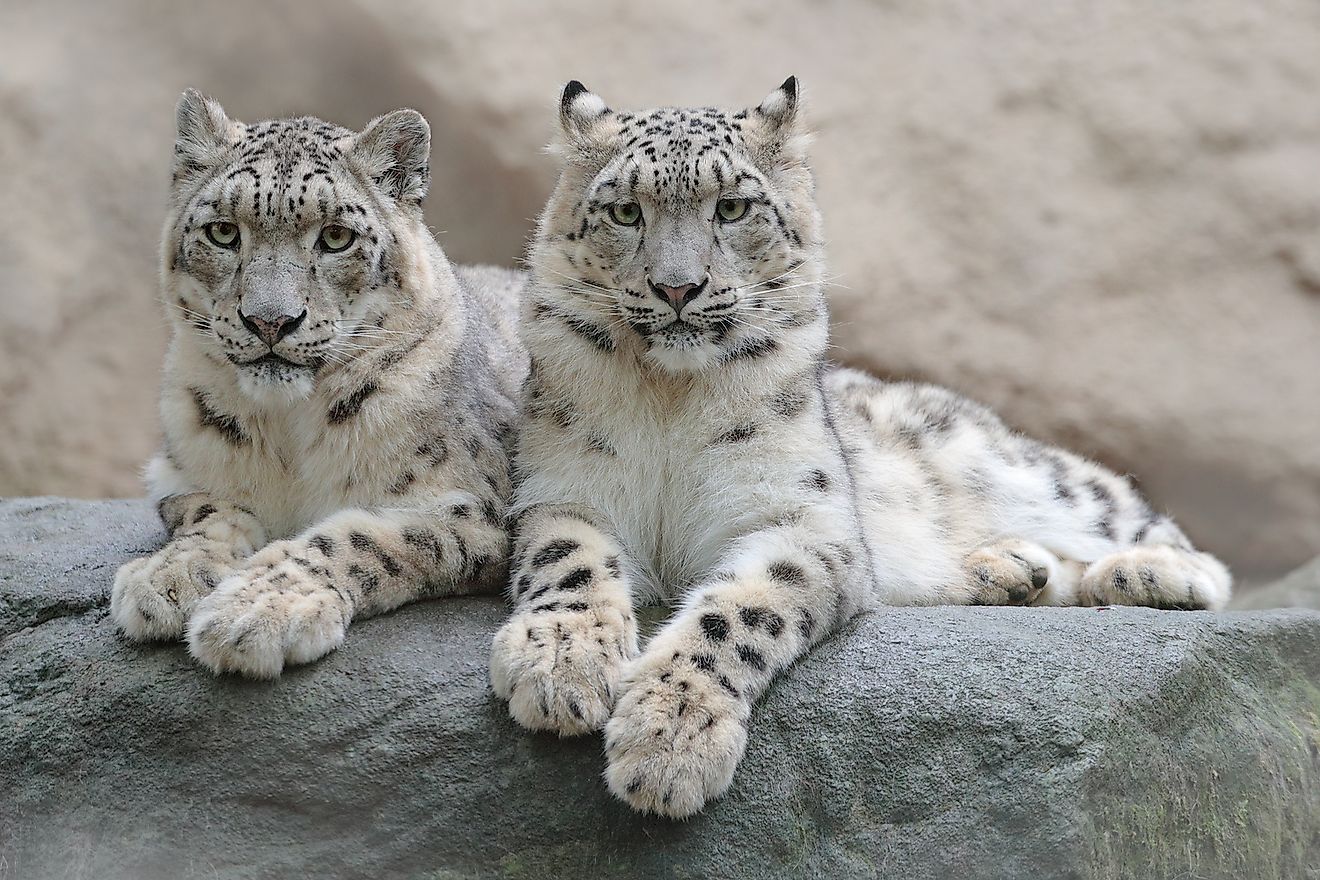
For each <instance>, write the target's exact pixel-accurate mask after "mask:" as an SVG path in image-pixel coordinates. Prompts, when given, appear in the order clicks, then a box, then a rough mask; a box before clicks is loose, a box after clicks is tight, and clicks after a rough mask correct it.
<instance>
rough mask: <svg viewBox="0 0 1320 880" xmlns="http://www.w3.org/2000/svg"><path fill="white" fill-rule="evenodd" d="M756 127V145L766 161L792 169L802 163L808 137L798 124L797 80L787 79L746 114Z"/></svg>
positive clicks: (800, 108) (798, 97) (802, 126)
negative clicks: (791, 167)
mask: <svg viewBox="0 0 1320 880" xmlns="http://www.w3.org/2000/svg"><path fill="white" fill-rule="evenodd" d="M749 115H750V116H751V117H752V119H754V120H755V121H756V122H757V123H759V124H758V125H757V132H756V133H757V138H756V140H757V142H758V146H759V147H760V152H761V153H762V154H763V155H764V157H765V158H766V159H767V160H768V161H772V162H774V163H777V164H780V165H794V164H798V163H801V162H803V161H805V160H806V157H807V144H808V142H809V141H810V139H811V137H810V134H809V133H808V132H807V130H806V126H805V125H804V124H803V121H802V102H801V100H800V89H799V86H798V78H797V77H796V76H790V77H789V78H788V79H786V80H784V82H783V84H782V85H780V86H779V88H777V89H775V90H774V91H773V92H771V93H770V94H768V95H766V96H765V100H764V101H762V102H761V103H760V104H759V105H758V106H757V107H756V109H755V110H752V111H751V113H750V114H749Z"/></svg>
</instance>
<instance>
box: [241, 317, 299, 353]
mask: <svg viewBox="0 0 1320 880" xmlns="http://www.w3.org/2000/svg"><path fill="white" fill-rule="evenodd" d="M238 317H239V320H241V321H242V322H243V326H244V327H246V328H248V329H249V330H251V331H252V335H253V336H256V337H257V338H258V339H260V340H261V341H262V342H264V343H266V344H267V345H271V346H273V345H274V344H275V343H277V342H279V341H280V340H281V339H283V338H284V337H286V336H288V335H289V334H290V333H292V332H293V331H294V330H297V329H298V325H299V324H301V323H302V322H303V319H304V318H306V317H307V310H306V309H303V310H302V314H300V315H280V316H279V317H277V318H275V319H274V320H273V321H267V320H266V319H264V318H252V317H249V316H247V315H245V314H243V313H242V312H239V313H238Z"/></svg>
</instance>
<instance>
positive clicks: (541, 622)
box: [490, 602, 637, 736]
mask: <svg viewBox="0 0 1320 880" xmlns="http://www.w3.org/2000/svg"><path fill="white" fill-rule="evenodd" d="M554 604H555V605H556V606H557V607H555V608H543V609H542V610H536V609H532V610H528V611H524V612H520V613H517V614H514V615H513V617H511V618H509V621H508V622H507V623H505V624H504V626H503V627H501V628H500V631H499V632H497V633H496V634H495V642H494V644H493V645H492V646H491V653H490V679H491V685H492V686H493V687H494V689H495V693H496V694H497V695H498V696H500V697H502V698H503V699H505V700H508V701H509V714H510V715H512V716H513V719H514V720H515V721H517V722H518V723H519V724H521V725H522V726H523V727H526V728H529V729H531V730H550V731H554V732H555V733H558V734H559V735H560V736H575V735H578V734H583V733H590V732H592V731H595V730H600V729H601V728H602V727H603V726H604V725H605V721H606V720H607V719H608V718H609V716H610V708H611V707H612V706H613V705H614V696H615V694H616V693H617V691H618V686H619V677H620V674H621V672H622V669H623V665H624V663H625V662H626V661H627V660H629V659H630V658H632V657H633V656H634V655H635V654H636V653H637V625H636V623H635V621H634V619H633V616H632V613H631V612H630V611H620V610H619V609H617V608H615V607H613V606H611V605H601V606H595V607H589V606H587V605H585V603H573V602H569V603H558V602H557V603H554ZM575 605H581V606H582V607H581V608H577V607H574V606H575Z"/></svg>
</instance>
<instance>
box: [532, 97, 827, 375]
mask: <svg viewBox="0 0 1320 880" xmlns="http://www.w3.org/2000/svg"><path fill="white" fill-rule="evenodd" d="M798 104H799V102H798V86H797V80H796V79H795V78H792V77H790V78H789V79H788V80H787V81H786V82H785V83H784V84H783V85H782V86H781V87H780V88H778V89H776V90H775V91H774V92H772V93H771V94H770V96H769V97H767V98H766V99H765V101H763V102H762V103H761V104H760V105H759V106H758V107H756V108H754V109H750V110H743V111H739V112H728V111H724V110H717V109H713V108H701V109H674V108H663V109H659V110H651V111H646V112H637V113H626V112H615V111H613V110H610V109H609V108H608V107H606V105H605V102H604V101H603V100H601V98H599V97H598V96H596V95H594V94H592V93H591V92H589V91H587V90H586V88H585V87H584V86H583V85H582V84H581V83H578V82H576V81H574V82H571V83H569V84H568V86H567V87H566V88H565V89H564V92H563V96H562V99H561V103H560V128H561V135H562V153H563V155H564V158H565V160H566V161H565V166H564V169H563V172H562V174H561V177H560V181H559V185H558V187H557V188H556V190H555V192H554V194H553V196H552V197H551V200H550V203H549V205H548V206H547V208H546V211H545V214H544V215H543V217H542V220H541V228H540V231H539V235H538V239H537V242H536V244H535V245H534V247H533V252H532V262H533V266H534V268H535V269H536V271H537V272H538V274H539V276H540V279H539V280H540V281H541V283H542V284H543V285H546V286H550V287H552V288H558V301H557V302H556V303H554V306H553V307H554V308H555V309H556V310H558V311H560V312H562V313H563V314H564V315H565V316H567V317H566V318H565V320H569V321H573V320H576V321H585V322H587V323H588V324H589V325H590V326H593V327H600V326H604V327H609V328H617V329H621V330H623V331H624V332H628V333H632V334H635V335H636V336H637V337H640V345H641V347H642V349H643V354H642V356H643V357H644V358H645V359H646V360H647V361H649V362H650V363H651V364H653V365H654V366H656V367H658V368H660V369H662V370H664V371H667V372H671V373H686V372H695V371H700V370H704V369H708V368H711V367H717V366H719V365H720V364H722V363H726V362H728V360H729V359H731V358H737V357H738V356H739V353H740V352H742V351H744V350H745V349H747V348H748V347H749V346H751V347H753V348H757V347H760V348H764V347H765V346H767V345H774V344H776V343H775V340H776V337H777V335H778V333H777V331H779V330H781V329H782V328H784V327H791V326H796V325H798V324H799V323H800V322H805V321H814V320H815V319H816V318H817V316H818V309H819V308H820V304H819V296H818V284H817V282H818V280H819V265H818V264H819V254H820V250H821V244H820V219H819V214H818V212H817V210H816V206H815V201H814V196H813V192H812V179H811V175H810V172H809V170H808V169H807V167H806V164H805V155H804V147H805V141H806V136H805V134H804V132H803V130H802V126H801V123H800V121H799V113H798ZM610 332H611V333H613V332H614V329H611V331H610Z"/></svg>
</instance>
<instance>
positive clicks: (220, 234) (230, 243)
mask: <svg viewBox="0 0 1320 880" xmlns="http://www.w3.org/2000/svg"><path fill="white" fill-rule="evenodd" d="M206 237H207V238H209V239H211V243H212V244H214V245H216V246H217V247H222V248H233V247H238V226H237V225H235V224H233V223H228V222H226V221H224V220H217V221H216V222H215V223H208V224H206Z"/></svg>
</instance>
